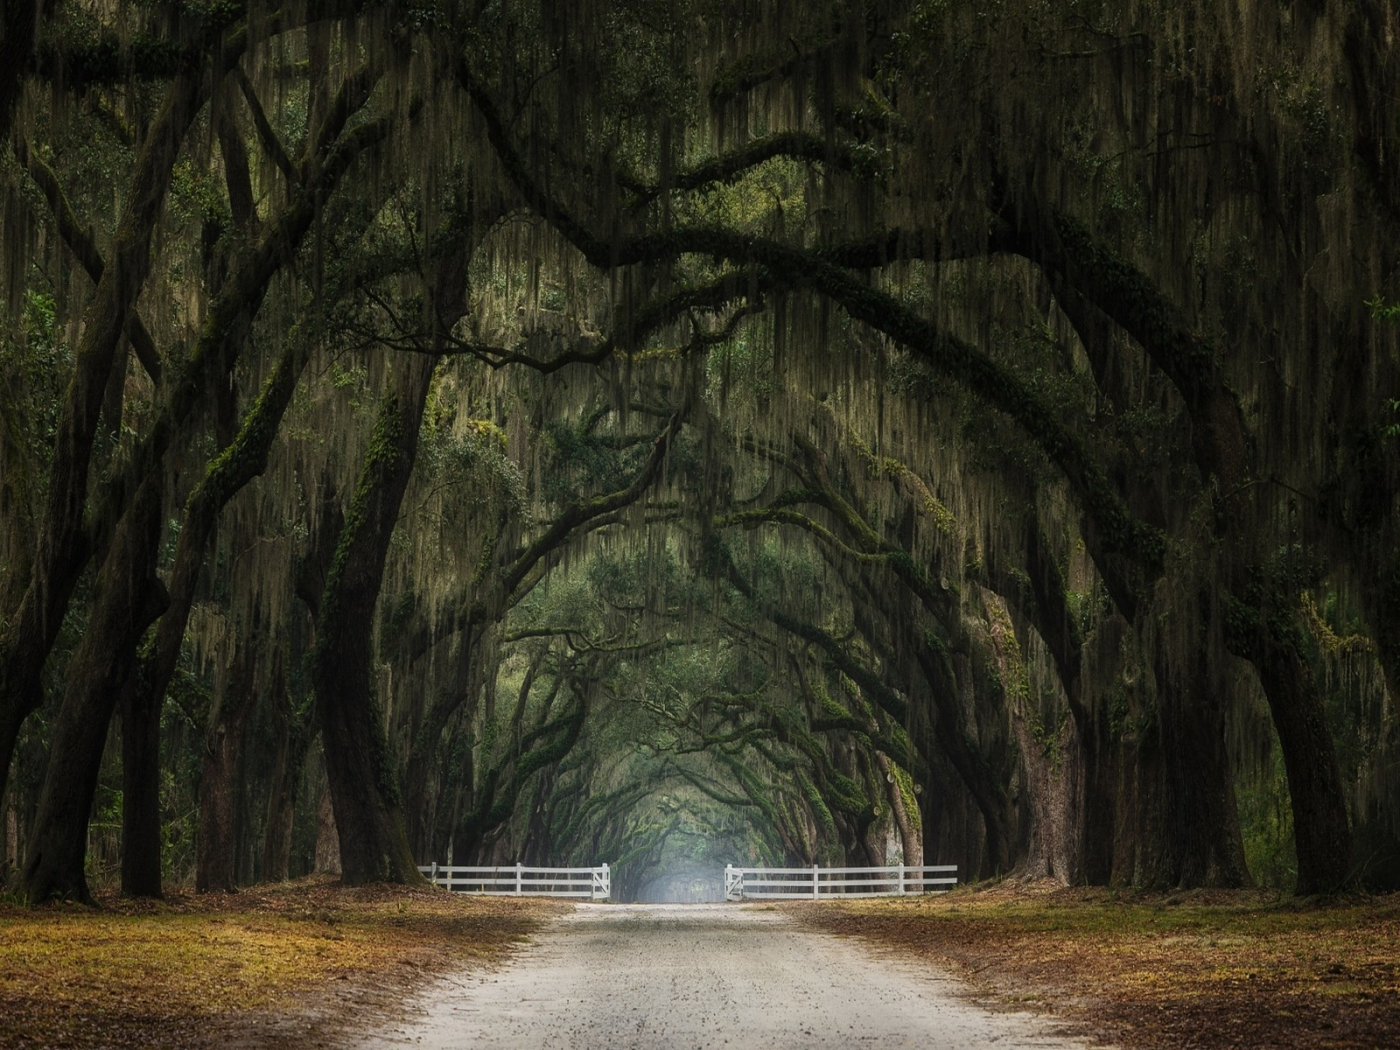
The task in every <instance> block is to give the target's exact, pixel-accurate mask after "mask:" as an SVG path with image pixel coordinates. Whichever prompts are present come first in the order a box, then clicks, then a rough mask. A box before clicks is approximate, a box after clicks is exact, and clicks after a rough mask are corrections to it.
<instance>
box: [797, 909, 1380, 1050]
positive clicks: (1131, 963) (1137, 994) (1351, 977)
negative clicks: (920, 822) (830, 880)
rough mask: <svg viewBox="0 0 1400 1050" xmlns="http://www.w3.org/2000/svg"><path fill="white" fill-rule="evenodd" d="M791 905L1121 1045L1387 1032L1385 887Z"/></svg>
mask: <svg viewBox="0 0 1400 1050" xmlns="http://www.w3.org/2000/svg"><path fill="white" fill-rule="evenodd" d="M792 911H793V912H794V913H795V914H796V915H797V916H798V917H799V918H800V919H801V920H802V921H804V922H807V923H809V924H811V925H814V926H818V927H821V928H823V929H827V930H831V931H834V932H837V933H842V934H852V935H858V936H861V937H864V938H868V939H870V940H873V941H875V942H877V943H880V944H883V945H886V946H889V947H891V948H893V949H896V950H897V951H899V952H900V953H901V954H907V955H910V956H913V957H915V958H919V959H927V960H931V961H934V962H937V963H941V964H944V965H946V966H948V967H949V968H951V969H952V970H953V971H954V972H957V973H960V974H961V975H963V976H965V977H967V978H969V979H970V980H971V981H972V982H973V983H974V986H975V987H977V988H978V990H979V991H981V992H983V993H985V994H990V995H993V996H995V997H998V998H999V999H1001V1000H1002V1001H1003V1002H1006V1003H1008V1004H1014V1005H1019V1006H1027V1007H1030V1008H1035V1009H1042V1010H1046V1011H1048V1012H1050V1013H1052V1014H1054V1015H1056V1016H1057V1017H1059V1018H1061V1019H1063V1020H1065V1021H1067V1022H1069V1023H1070V1024H1071V1025H1072V1026H1073V1027H1075V1028H1077V1029H1079V1030H1080V1031H1082V1032H1085V1033H1088V1034H1090V1035H1093V1036H1095V1037H1097V1038H1100V1039H1102V1040H1104V1041H1109V1042H1114V1043H1117V1044H1118V1045H1120V1046H1123V1047H1131V1048H1146V1050H1157V1048H1162V1050H1166V1048H1172V1050H1176V1048H1180V1047H1195V1048H1200V1050H1223V1048H1234V1047H1240V1048H1255V1047H1280V1048H1283V1047H1286V1048H1295V1047H1296V1048H1324V1047H1326V1048H1365V1050H1380V1048H1392V1050H1393V1048H1395V1047H1397V1046H1400V896H1391V897H1382V898H1375V899H1369V900H1358V901H1349V902H1334V903H1326V904H1321V903H1317V902H1297V901H1292V900H1283V901H1280V900H1278V899H1276V898H1274V897H1271V896H1267V895H1264V894H1259V893H1253V892H1240V893H1224V892H1204V891H1203V892H1194V893H1172V894H1164V895H1163V894H1159V895H1151V896H1142V895H1122V894H1117V893H1114V892H1112V891H1107V890H1082V889H1064V888H1059V887H1051V886H1046V885H1031V886H1025V885H1019V884H1014V883H1009V882H1008V883H1002V884H999V885H997V886H993V887H989V888H984V889H974V888H969V889H965V890H960V891H958V892H955V893H952V894H948V895H946V896H942V897H926V898H906V899H903V900H890V899H886V900H870V901H858V902H851V903H849V904H847V903H835V904H818V905H796V906H793V907H792Z"/></svg>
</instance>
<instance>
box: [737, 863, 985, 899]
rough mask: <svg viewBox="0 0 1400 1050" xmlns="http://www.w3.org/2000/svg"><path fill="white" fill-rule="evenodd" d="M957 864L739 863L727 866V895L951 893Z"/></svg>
mask: <svg viewBox="0 0 1400 1050" xmlns="http://www.w3.org/2000/svg"><path fill="white" fill-rule="evenodd" d="M957 871H958V866H957V865H956V864H933V865H925V866H923V867H907V866H905V865H903V864H891V865H889V866H888V867H884V868H823V867H819V866H818V865H815V864H814V865H812V866H811V867H810V868H736V867H734V865H732V864H730V865H728V866H726V867H725V869H724V899H725V900H731V901H738V900H755V899H764V900H820V899H821V898H823V897H901V896H904V895H905V894H908V893H946V892H947V891H948V890H949V889H950V888H951V887H953V886H956V885H957V884H958V876H957Z"/></svg>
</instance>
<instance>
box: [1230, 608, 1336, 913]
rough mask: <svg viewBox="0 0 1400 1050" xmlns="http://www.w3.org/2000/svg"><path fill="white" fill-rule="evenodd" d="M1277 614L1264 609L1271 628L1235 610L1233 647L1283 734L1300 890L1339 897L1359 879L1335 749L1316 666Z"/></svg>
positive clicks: (1302, 893) (1297, 889)
mask: <svg viewBox="0 0 1400 1050" xmlns="http://www.w3.org/2000/svg"><path fill="white" fill-rule="evenodd" d="M1279 615H1281V614H1279V613H1277V612H1276V611H1270V610H1266V611H1265V614H1264V616H1263V617H1262V618H1263V619H1267V620H1268V621H1269V622H1267V623H1261V622H1259V618H1255V617H1252V616H1250V615H1249V614H1248V613H1247V612H1245V610H1244V609H1243V608H1242V607H1240V606H1238V605H1236V606H1235V607H1234V610H1233V616H1234V617H1235V626H1234V632H1233V636H1232V639H1231V641H1232V643H1234V644H1235V645H1236V646H1237V651H1240V652H1241V655H1246V656H1247V657H1248V658H1249V659H1250V661H1251V662H1252V663H1253V664H1254V667H1255V670H1256V671H1258V673H1259V681H1260V684H1261V685H1262V686H1263V689H1264V696H1265V698H1266V699H1267V700H1268V703H1269V711H1270V712H1271V714H1272V715H1273V723H1274V729H1275V730H1276V731H1277V732H1278V742H1279V749H1280V751H1281V752H1282V755H1283V764H1284V769H1285V771H1286V773H1287V775H1288V796H1289V800H1290V802H1291V805H1292V811H1293V836H1294V842H1295V844H1296V849H1297V856H1298V882H1297V885H1296V888H1295V892H1296V893H1298V894H1299V895H1307V894H1313V893H1335V892H1337V891H1338V890H1340V889H1342V888H1344V887H1345V886H1346V885H1347V884H1348V883H1349V882H1351V881H1352V880H1353V878H1354V871H1353V869H1352V856H1351V847H1352V840H1351V825H1350V823H1349V822H1348V819H1347V807H1346V796H1345V795H1344V794H1343V791H1342V783H1341V775H1340V772H1339V765H1338V762H1337V750H1336V746H1335V744H1334V743H1333V740H1332V732H1331V730H1330V729H1329V728H1328V725H1327V713H1326V711H1325V710H1324V708H1323V704H1322V697H1321V695H1320V694H1319V692H1318V688H1317V681H1316V679H1315V678H1314V677H1313V673H1312V668H1311V667H1310V666H1309V665H1308V662H1307V660H1306V659H1305V658H1304V657H1303V656H1302V654H1301V653H1300V652H1299V651H1298V645H1297V640H1296V638H1294V637H1292V636H1290V633H1289V628H1288V627H1285V626H1283V625H1281V624H1279V623H1278V622H1277V617H1278V616H1279ZM1251 623H1252V627H1253V629H1252V630H1250V627H1249V625H1251ZM1296 629H1297V628H1296V626H1293V627H1292V630H1294V631H1296Z"/></svg>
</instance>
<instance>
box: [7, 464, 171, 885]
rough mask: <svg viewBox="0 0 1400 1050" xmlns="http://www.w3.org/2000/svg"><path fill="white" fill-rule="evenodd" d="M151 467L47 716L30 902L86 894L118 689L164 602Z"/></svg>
mask: <svg viewBox="0 0 1400 1050" xmlns="http://www.w3.org/2000/svg"><path fill="white" fill-rule="evenodd" d="M161 489H162V485H161V482H160V478H159V477H158V476H152V477H149V478H147V479H146V481H145V483H143V484H142V486H141V488H140V490H138V492H137V494H136V498H135V500H134V501H133V503H132V505H131V507H130V508H129V509H128V510H127V513H126V514H125V515H123V517H122V521H121V524H120V525H119V526H118V530H117V535H116V537H115V539H114V542H113V544H112V548H111V550H110V551H109V553H108V556H107V559H106V561H105V562H103V564H102V568H101V570H100V571H99V574H98V583H97V588H96V597H95V600H94V604H93V611H92V615H91V617H90V618H89V620H88V625H87V631H86V633H85V634H84V635H83V639H82V641H81V642H80V643H79V645H78V649H77V651H76V652H75V653H74V655H73V659H72V661H71V663H70V665H69V669H68V682H67V687H66V689H65V691H64V696H63V706H62V708H61V709H60V711H59V715H58V720H57V722H56V724H55V725H54V729H53V737H52V744H51V750H50V757H49V766H48V770H47V772H46V774H45V777H44V787H43V792H42V794H41V796H40V800H39V810H38V813H37V814H36V816H35V818H34V828H33V831H32V832H31V834H30V839H29V845H28V849H27V850H26V854H25V864H24V873H23V880H22V881H23V890H24V895H25V896H26V897H27V898H28V899H29V900H30V901H41V900H46V899H48V898H50V897H67V898H72V899H75V900H80V901H85V902H86V901H90V900H91V899H92V898H91V894H90V893H89V892H88V885H87V877H86V875H85V873H84V870H83V869H84V859H85V856H86V851H87V828H88V818H89V816H90V813H91V809H92V798H93V793H94V791H95V790H96V788H97V774H98V770H99V768H100V766H101V764H102V750H103V746H104V744H105V742H106V739H107V727H108V724H109V723H110V722H111V720H112V713H113V709H114V708H115V706H116V704H117V700H118V696H117V690H118V689H119V688H120V686H119V684H117V683H120V682H122V681H123V680H124V679H125V678H126V677H127V675H128V674H129V673H130V671H131V669H132V665H133V664H134V662H135V659H136V647H137V645H138V643H139V642H140V640H141V636H142V635H143V634H145V632H146V629H147V627H149V626H150V625H151V624H152V623H153V622H154V621H155V619H156V617H157V616H159V615H160V614H161V612H162V611H163V609H164V607H165V604H166V594H165V588H164V586H163V585H162V584H161V582H160V580H159V579H157V578H156V576H155V571H154V570H155V566H154V556H155V552H156V550H157V548H158V546H159V537H160V530H161V527H162V526H163V524H164V519H163V515H162V506H161V502H162V501H161V497H162V491H161Z"/></svg>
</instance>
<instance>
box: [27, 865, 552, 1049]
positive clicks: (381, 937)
mask: <svg viewBox="0 0 1400 1050" xmlns="http://www.w3.org/2000/svg"><path fill="white" fill-rule="evenodd" d="M104 905H105V906H104V907H103V908H102V909H100V910H91V909H87V908H80V907H75V906H71V905H52V906H48V907H44V908H39V909H35V910H28V909H24V908H20V907H16V906H13V905H4V906H0V1046H5V1047H40V1046H68V1047H96V1046H104V1047H110V1046H118V1047H120V1046H182V1047H184V1046H205V1045H225V1044H227V1043H228V1042H230V1041H234V1042H236V1041H238V1040H240V1039H249V1038H253V1039H254V1041H255V1042H256V1044H257V1045H260V1046H264V1045H278V1044H280V1043H284V1042H285V1043H286V1044H287V1045H290V1044H291V1043H292V1042H293V1041H295V1039H294V1038H293V1036H299V1037H300V1038H302V1039H304V1038H305V1036H306V1033H307V1030H308V1028H312V1029H314V1028H317V1027H326V1028H334V1027H336V1024H337V1022H338V1021H339V1020H342V1019H343V1015H344V1013H345V1011H344V1009H343V1006H344V1005H345V1004H347V1003H350V1004H353V1005H354V1006H355V1007H356V1008H357V1009H360V1010H362V1009H364V1008H369V1009H371V1010H373V1009H375V1008H376V1007H379V1008H385V1009H388V1008H392V1006H393V1004H394V1003H395V1002H396V1001H397V1000H399V999H401V998H402V995H403V993H404V992H405V991H406V990H407V989H408V988H409V987H411V986H412V985H413V984H415V983H417V981H418V980H419V979H420V978H421V977H422V975H423V974H424V973H428V972H432V971H434V970H439V969H443V968H446V967H448V966H451V965H454V964H461V963H463V962H469V961H472V960H478V961H481V962H491V961H494V960H496V959H499V958H501V957H502V956H503V955H504V954H505V953H506V952H507V951H508V950H509V949H510V946H511V945H512V944H515V943H517V942H519V941H520V940H522V939H523V938H524V937H525V936H526V935H527V934H528V933H529V932H530V931H531V930H533V929H535V928H536V927H537V926H538V924H539V923H540V922H541V921H542V920H543V919H544V918H546V917H547V916H549V915H550V914H555V913H557V912H559V911H560V910H562V909H561V906H560V905H558V904H551V903H547V902H544V901H539V900H528V899H519V900H517V899H513V898H502V897H478V896H471V895H467V894H449V893H446V892H445V891H442V890H435V889H432V888H428V887H414V888H406V887H396V886H370V887H357V888H346V887H341V886H340V885H339V884H338V883H335V882H332V881H329V880H327V879H324V878H322V879H305V880H299V881H297V882H292V883H286V884H283V885H279V886H271V887H256V888H254V889H251V890H247V891H244V892H243V893H239V894H232V895H230V894H210V895H202V896H181V895H176V896H172V897H170V898H168V899H167V900H165V901H158V902H130V901H121V900H110V901H106V902H104ZM254 1032H256V1033H257V1035H256V1037H255V1038H254V1037H253V1033H254Z"/></svg>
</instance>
